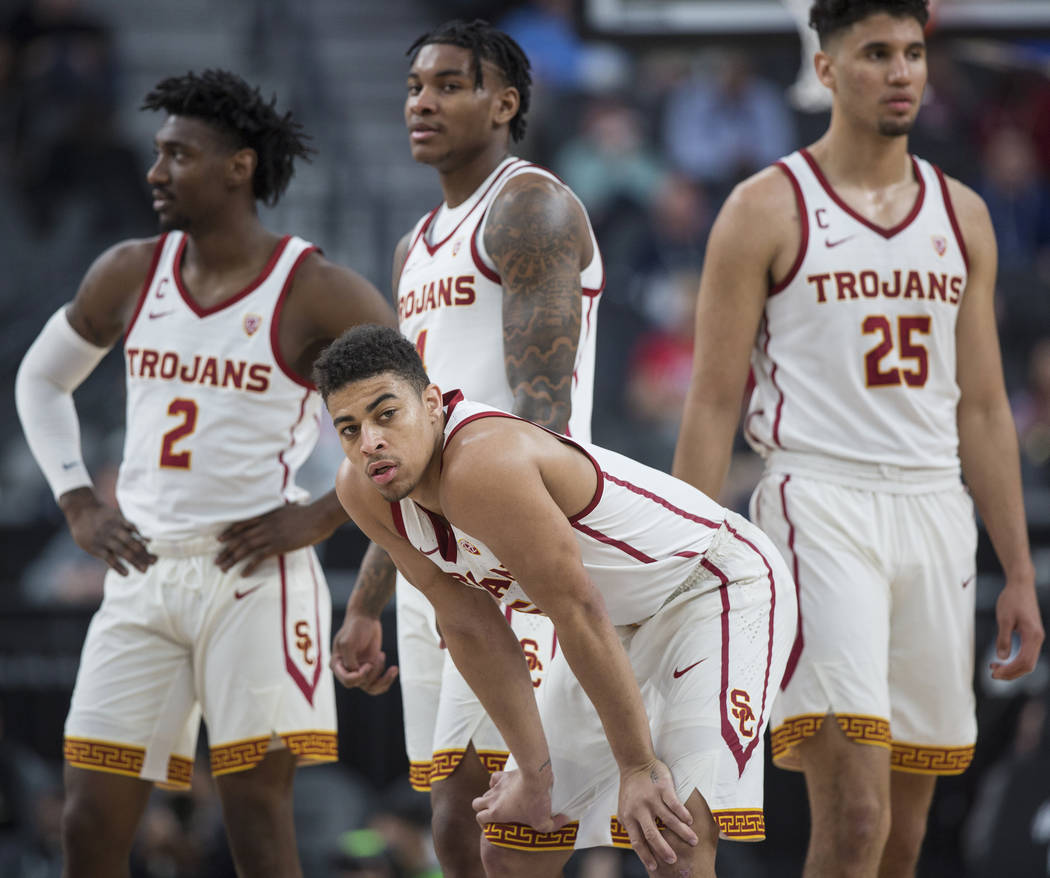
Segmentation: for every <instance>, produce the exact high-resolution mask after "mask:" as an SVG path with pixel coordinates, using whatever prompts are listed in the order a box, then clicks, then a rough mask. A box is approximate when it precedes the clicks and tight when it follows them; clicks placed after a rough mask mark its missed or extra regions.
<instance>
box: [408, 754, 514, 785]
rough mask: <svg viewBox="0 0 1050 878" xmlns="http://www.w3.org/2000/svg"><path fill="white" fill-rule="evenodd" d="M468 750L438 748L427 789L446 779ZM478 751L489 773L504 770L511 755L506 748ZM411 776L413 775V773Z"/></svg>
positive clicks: (418, 763)
mask: <svg viewBox="0 0 1050 878" xmlns="http://www.w3.org/2000/svg"><path fill="white" fill-rule="evenodd" d="M466 752H467V751H466V749H462V750H438V751H437V752H436V753H435V754H434V758H433V759H431V760H430V781H429V783H428V784H427V786H426V789H430V784H433V783H434V782H435V781H439V780H444V779H445V778H446V777H448V776H449V775H450V774H452V772H453V771H455V770H456V768H457V767H458V766H459V763H460V762H462V761H463V757H464V756H465V755H466ZM476 752H477V754H478V759H480V760H481V764H482V765H483V766H485V770H486V771H488V773H489V774H492V772H494V771H502V770H503V766H504V765H506V764H507V758H508V757H509V756H510V754H509V753H508V752H507V751H505V750H478V751H476ZM415 764H416V765H421V766H422V765H426V763H425V762H417V763H415ZM409 777H411V774H410V775H409ZM417 789H418V787H417Z"/></svg>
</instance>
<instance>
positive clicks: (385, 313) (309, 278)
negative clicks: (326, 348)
mask: <svg viewBox="0 0 1050 878" xmlns="http://www.w3.org/2000/svg"><path fill="white" fill-rule="evenodd" d="M292 302H297V303H298V305H299V307H302V308H303V309H305V310H307V311H308V312H309V313H311V314H313V315H315V317H316V319H317V321H318V323H320V324H321V325H324V324H326V323H327V322H328V321H327V320H325V318H324V315H325V314H326V313H328V312H329V311H330V309H332V308H336V309H339V310H340V311H342V310H343V309H345V308H347V307H348V306H349V307H352V308H353V309H354V310H355V311H356V312H357V313H358V314H359V319H357V320H355V321H354V322H355V323H384V324H386V325H388V326H389V325H393V324H392V323H391V321H390V317H391V314H390V311H389V306H388V305H387V303H386V301H385V300H384V299H383V296H382V294H381V293H380V292H379V291H378V290H377V289H376V288H375V286H374V285H373V284H372V283H371V282H370V281H369V280H367V279H366V278H365V277H363V276H362V275H360V274H358V273H357V272H356V271H354V270H353V269H352V268H348V267H347V266H345V265H339V264H337V263H335V262H331V261H330V260H328V259H327V258H325V256H324V255H323V254H322V253H321V252H320V251H318V250H314V251H313V252H311V253H309V254H307V255H306V256H305V257H304V258H303V261H302V263H301V264H300V265H299V267H298V269H297V270H296V272H295V276H294V278H293V280H292V287H291V289H290V290H289V304H291V303H292Z"/></svg>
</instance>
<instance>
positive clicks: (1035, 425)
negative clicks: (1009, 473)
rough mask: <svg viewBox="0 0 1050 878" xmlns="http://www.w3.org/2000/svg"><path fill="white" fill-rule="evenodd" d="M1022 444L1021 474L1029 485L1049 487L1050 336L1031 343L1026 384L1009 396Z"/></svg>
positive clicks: (1048, 488) (1045, 488)
mask: <svg viewBox="0 0 1050 878" xmlns="http://www.w3.org/2000/svg"><path fill="white" fill-rule="evenodd" d="M1012 403H1013V411H1014V421H1015V422H1016V423H1017V434H1018V439H1019V440H1020V446H1021V475H1022V477H1023V479H1024V481H1025V483H1026V485H1030V486H1032V487H1039V488H1042V489H1043V490H1044V491H1048V490H1050V336H1047V337H1045V338H1043V339H1042V340H1041V341H1039V342H1038V343H1037V344H1036V345H1035V347H1033V349H1032V352H1031V354H1030V355H1029V359H1028V385H1027V387H1025V388H1024V389H1022V390H1020V391H1018V392H1016V393H1015V394H1014V395H1013V399H1012Z"/></svg>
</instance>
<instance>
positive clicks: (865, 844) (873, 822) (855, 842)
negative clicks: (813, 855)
mask: <svg viewBox="0 0 1050 878" xmlns="http://www.w3.org/2000/svg"><path fill="white" fill-rule="evenodd" d="M836 823H837V824H838V828H839V831H838V832H837V833H836V836H837V838H838V842H839V845H838V846H839V849H840V850H839V853H840V854H841V855H842V856H844V857H847V858H848V857H850V856H852V855H854V854H855V855H857V856H864V855H865V854H866V852H867V851H870V850H872V849H873V848H875V849H881V848H882V846H883V844H884V843H885V841H886V837H887V835H888V834H889V829H890V814H889V803H888V802H886V801H884V798H883V797H882V796H880V795H879V794H878V793H877V792H876V791H874V790H870V789H853V790H849V791H845V792H844V794H843V795H842V796H841V797H840V799H839V802H838V803H837V808H836Z"/></svg>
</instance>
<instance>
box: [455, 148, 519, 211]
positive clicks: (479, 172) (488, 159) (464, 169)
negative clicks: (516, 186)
mask: <svg viewBox="0 0 1050 878" xmlns="http://www.w3.org/2000/svg"><path fill="white" fill-rule="evenodd" d="M508 155H509V153H508V152H507V147H506V144H504V143H493V144H491V145H490V146H489V147H487V148H486V149H485V150H484V151H483V152H481V153H479V154H477V155H476V156H474V157H472V158H471V159H470V160H469V161H465V162H463V163H462V164H459V165H456V166H455V167H447V168H443V169H441V170H440V171H439V174H440V175H441V191H442V193H443V194H444V196H445V204H447V205H448V206H449V207H458V206H459V205H460V204H462V203H463V202H464V201H466V200H467V199H468V198H470V196H471V195H473V194H474V192H475V191H476V190H477V188H478V186H480V185H481V184H482V183H484V182H485V180H487V179H488V177H489V175H490V174H491V173H492V172H493V171H494V170H496V168H497V167H499V164H500V162H502V161H503V160H504V159H505V158H506V157H507V156H508Z"/></svg>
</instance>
